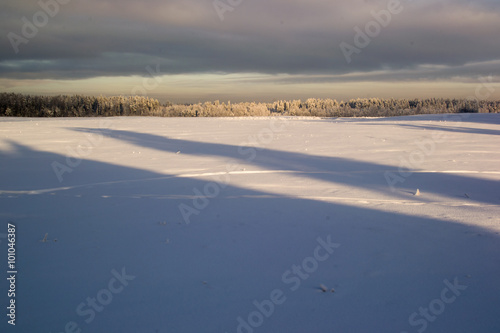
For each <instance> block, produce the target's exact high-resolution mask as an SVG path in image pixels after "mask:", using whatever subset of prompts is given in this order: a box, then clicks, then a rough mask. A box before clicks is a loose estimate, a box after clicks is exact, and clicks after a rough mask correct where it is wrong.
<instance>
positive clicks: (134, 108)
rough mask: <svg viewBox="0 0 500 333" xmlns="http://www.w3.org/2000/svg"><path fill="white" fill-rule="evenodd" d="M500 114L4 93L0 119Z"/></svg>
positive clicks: (368, 102) (381, 104)
mask: <svg viewBox="0 0 500 333" xmlns="http://www.w3.org/2000/svg"><path fill="white" fill-rule="evenodd" d="M478 112H481V113H498V112H500V101H479V100H477V101H472V100H466V99H444V98H429V99H411V100H408V99H381V98H363V99H359V98H358V99H351V100H349V101H340V102H339V101H337V100H332V99H316V98H309V99H307V100H306V101H301V100H293V101H276V102H274V103H255V102H252V103H248V102H245V103H234V104H231V102H227V103H220V102H219V101H215V102H205V103H197V104H172V103H169V102H167V103H165V104H161V103H160V102H159V101H158V100H156V99H153V98H148V97H141V96H131V97H123V96H114V97H103V96H99V97H91V96H81V95H73V96H65V95H60V96H31V95H22V94H14V93H0V116H6V117H99V116H106V117H109V116H159V117H241V116H279V115H284V116H316V117H391V116H403V115H416V114H435V113H478Z"/></svg>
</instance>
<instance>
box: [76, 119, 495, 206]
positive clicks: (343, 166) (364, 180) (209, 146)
mask: <svg viewBox="0 0 500 333" xmlns="http://www.w3.org/2000/svg"><path fill="white" fill-rule="evenodd" d="M73 130H76V131H80V132H84V133H94V134H101V132H99V130H96V129H92V128H77V129H73ZM106 133H107V134H108V135H109V136H110V137H112V138H114V139H117V140H121V141H125V142H128V143H131V144H134V145H136V146H140V147H146V148H151V149H156V150H159V151H164V152H169V153H176V152H178V151H180V152H181V154H182V155H193V156H201V157H205V156H207V157H209V156H217V157H223V158H227V159H228V161H229V160H236V161H239V163H240V164H242V165H245V164H248V165H255V166H258V167H261V168H266V169H271V170H286V171H292V172H296V173H297V174H301V175H302V176H304V175H307V177H310V178H314V179H320V180H324V181H328V182H331V183H332V186H334V185H335V184H345V185H348V186H352V187H359V188H363V189H370V190H372V191H376V192H379V193H382V194H384V195H389V196H397V195H399V197H398V198H400V195H401V194H402V193H405V192H406V191H405V190H404V189H403V191H399V192H396V194H394V193H393V192H392V191H391V188H390V187H389V185H388V183H387V180H386V176H385V174H386V171H390V172H393V174H395V175H398V174H399V171H398V168H397V167H395V166H393V165H384V164H375V163H369V162H362V161H355V160H351V159H345V158H341V157H322V156H312V155H307V154H302V153H295V152H285V151H279V150H271V149H254V148H252V147H239V146H236V145H227V144H215V143H206V142H199V141H189V140H179V139H172V138H168V137H164V136H159V135H154V134H148V133H137V132H132V131H124V130H109V131H107V132H106ZM332 144H333V143H332ZM220 171H222V172H223V171H226V170H225V169H224V170H220ZM405 171H406V170H405ZM422 183H424V184H425V185H426V188H425V189H424V190H425V192H427V193H435V194H439V195H442V196H447V197H450V198H452V199H457V198H463V196H464V193H468V194H469V195H470V197H471V198H473V199H471V201H477V202H482V203H488V204H499V203H500V181H491V180H484V179H479V178H475V177H468V176H465V175H456V174H449V173H434V172H419V173H414V174H413V175H412V176H411V177H408V178H406V179H405V181H404V184H403V185H404V186H405V189H416V188H420V189H422ZM396 186H397V185H396ZM492 194H493V195H492ZM405 197H406V198H408V199H410V200H416V199H415V198H414V197H409V196H408V195H406V194H405ZM418 200H419V201H425V200H426V199H425V198H424V199H422V197H420V198H419V199H418Z"/></svg>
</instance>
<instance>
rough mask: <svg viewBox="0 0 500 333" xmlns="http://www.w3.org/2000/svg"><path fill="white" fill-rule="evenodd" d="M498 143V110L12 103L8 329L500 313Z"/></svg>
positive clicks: (247, 329)
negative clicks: (91, 108) (335, 112)
mask: <svg viewBox="0 0 500 333" xmlns="http://www.w3.org/2000/svg"><path fill="white" fill-rule="evenodd" d="M499 148H500V115H498V114H492V115H489V114H475V115H461V116H460V115H449V116H443V115H433V116H414V117H401V118H388V119H318V118H316V119H314V118H244V119H241V118H234V119H220V118H219V119H217V118H210V119H206V118H204V119H198V118H187V119H176V118H94V119H73V118H70V119H13V118H3V119H0V172H1V179H0V221H1V225H0V227H1V229H0V241H1V243H0V253H1V254H0V257H2V258H3V259H2V260H1V264H0V268H1V270H2V276H4V278H2V281H1V282H0V290H1V291H0V295H1V297H0V305H1V307H2V309H4V310H3V313H2V316H1V317H2V318H3V319H2V321H1V323H0V331H1V332H29V333H31V332H52V333H59V332H71V333H73V332H93V333H109V332H137V333H166V332H175V333H177V332H207V333H224V332H227V333H233V332H239V333H251V332H256V333H257V332H273V333H274V332H289V333H292V332H297V333H303V332H312V333H316V332H318V333H322V332H384V333H386V332H387V333H389V332H398V333H399V332H454V333H455V332H495V333H496V332H500V314H499V309H500V283H499V281H500V163H499V162H500V149H499ZM417 189H418V190H419V192H420V195H415V192H416V190H417ZM9 221H10V222H11V223H12V224H14V225H15V226H16V269H17V271H18V272H17V275H16V292H15V293H16V295H15V301H16V303H15V304H16V318H15V319H16V321H15V323H16V325H15V326H12V325H9V324H8V323H7V321H8V320H10V319H9V318H8V317H7V316H6V314H7V311H8V310H7V309H6V307H7V306H8V302H9V301H10V299H12V298H9V297H8V296H7V292H8V290H9V282H8V281H7V280H6V279H5V277H6V276H7V270H8V268H7V251H8V238H6V236H7V233H8V231H7V223H8V222H9ZM46 234H47V237H45V235H46ZM321 288H323V289H325V290H326V292H323V291H322V290H321ZM332 289H334V292H332Z"/></svg>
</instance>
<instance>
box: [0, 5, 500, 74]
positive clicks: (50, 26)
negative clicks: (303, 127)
mask: <svg viewBox="0 0 500 333" xmlns="http://www.w3.org/2000/svg"><path fill="white" fill-rule="evenodd" d="M59 1H60V3H59V2H56V0H41V1H40V2H38V3H37V2H35V1H27V0H5V1H3V2H2V4H0V13H1V14H0V16H1V23H0V33H1V35H2V39H1V44H0V77H2V78H4V79H12V80H19V79H24V80H26V79H56V80H57V79H83V78H95V77H108V76H120V77H123V76H131V75H148V73H147V72H146V70H145V68H146V66H148V65H150V66H156V65H158V66H159V68H160V69H161V74H164V75H170V74H198V73H215V74H217V73H219V74H234V73H258V74H262V75H276V74H280V75H281V76H280V80H281V78H282V75H283V74H287V75H288V76H287V77H288V79H285V80H296V81H294V82H295V83H298V82H311V81H313V82H318V83H320V82H324V81H339V80H344V79H346V76H347V79H348V80H350V81H352V80H357V79H358V80H361V78H363V79H364V80H367V79H368V80H372V79H373V80H389V81H390V80H423V79H424V80H437V79H439V80H441V79H444V80H464V81H467V80H471V79H474V78H477V77H478V76H480V75H492V76H493V77H494V78H495V80H496V79H497V78H498V77H500V66H499V60H500V33H499V32H500V3H499V2H498V1H497V0H479V1H477V0H476V1H467V0H458V1H457V0H432V1H430V0H419V1H416V0H414V1H409V0H406V1H401V2H400V4H399V6H398V7H397V8H398V13H397V14H394V13H393V14H390V15H391V17H390V19H389V18H388V16H387V15H385V16H384V13H385V14H387V13H390V12H388V11H387V9H388V8H390V6H394V5H395V4H394V1H397V0H389V1H381V0H349V1H347V0H340V1H331V0H309V1H299V0H252V1H250V0H220V1H219V0H218V1H216V2H214V1H213V0H205V1H195V0H145V1H142V2H137V1H131V0H100V1H98V0H87V1H78V0H59ZM66 2H67V4H66ZM391 2H392V4H391ZM41 3H42V4H43V3H44V4H47V6H41V5H40V4H41ZM54 4H57V6H55V5H54ZM214 4H217V6H218V8H219V12H218V11H217V9H216V8H215V5H214ZM231 4H233V5H231ZM42 7H46V8H49V10H48V11H49V14H54V15H53V17H51V16H50V15H45V17H46V18H48V19H47V20H46V21H47V22H46V24H40V23H45V22H44V15H43V14H40V12H42V10H43V9H42ZM57 7H58V8H57ZM224 8H225V9H226V10H225V11H224ZM394 8H395V7H394ZM45 11H47V10H45ZM373 13H378V16H380V17H381V18H380V19H379V20H382V21H381V22H382V23H383V24H382V23H378V26H379V31H378V30H377V29H375V30H373V28H374V26H373V24H374V23H373V22H376V19H375V18H374V14H373ZM34 15H35V17H34ZM221 17H222V18H223V20H221ZM23 18H24V19H23ZM36 20H38V21H36ZM384 20H385V21H384ZM26 21H29V22H31V23H33V22H34V23H39V24H38V25H39V26H40V27H39V28H37V29H38V31H37V32H36V33H31V34H30V35H29V36H26V31H27V30H26V29H27V28H26V27H24V31H23V26H26V25H27V23H26ZM370 22H372V23H370ZM370 24H371V28H372V30H368V34H371V35H372V37H370V36H368V38H369V44H368V45H361V44H362V43H359V41H360V39H359V38H361V37H359V36H358V43H356V42H355V37H356V34H357V33H356V30H355V28H359V29H361V30H362V31H366V28H369V27H370ZM28 25H29V24H28ZM384 25H385V26H384ZM375 28H376V27H375ZM28 30H29V29H28ZM23 32H24V34H23ZM31 32H33V31H31ZM14 34H15V35H14ZM365 34H366V32H365ZM15 36H17V37H21V39H22V42H20V39H17V37H15ZM13 40H14V43H13V42H12V41H13ZM361 41H363V42H364V44H366V36H365V38H364V39H363V38H361ZM342 42H344V43H345V44H344V45H346V44H349V45H350V46H353V47H355V48H356V49H357V51H356V52H354V53H351V55H350V57H349V58H350V62H349V61H347V60H346V57H345V55H344V54H343V52H342V49H341V47H340V45H341V43H342ZM13 44H14V46H15V47H13ZM16 44H17V45H16ZM359 46H363V47H359ZM16 48H18V52H15V51H16V50H15V49H16ZM297 80H298V81H297Z"/></svg>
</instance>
